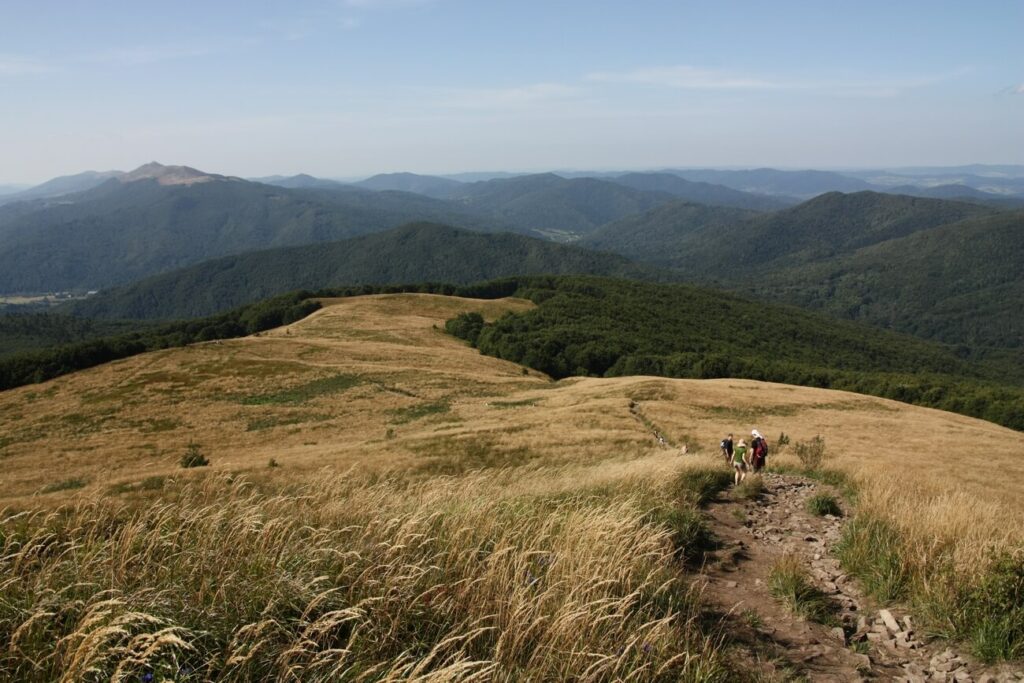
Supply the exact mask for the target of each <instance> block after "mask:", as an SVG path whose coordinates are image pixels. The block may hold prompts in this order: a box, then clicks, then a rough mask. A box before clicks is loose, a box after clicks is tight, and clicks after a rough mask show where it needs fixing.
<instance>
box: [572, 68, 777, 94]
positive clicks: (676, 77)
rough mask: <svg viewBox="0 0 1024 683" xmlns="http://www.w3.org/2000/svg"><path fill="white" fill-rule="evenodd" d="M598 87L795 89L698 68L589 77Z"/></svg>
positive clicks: (761, 80) (603, 73)
mask: <svg viewBox="0 0 1024 683" xmlns="http://www.w3.org/2000/svg"><path fill="white" fill-rule="evenodd" d="M586 80H588V81H591V82H594V83H636V84H640V85H654V86H661V87H666V88H684V89H699V90H751V89H755V90H776V89H781V88H789V87H793V84H787V83H784V82H780V81H773V80H769V79H764V78H756V77H750V76H745V75H739V74H735V73H730V72H728V71H722V70H718V69H702V68H699V67H694V66H686V65H679V66H655V67H645V68H640V69H633V70H629V71H601V72H596V73H591V74H588V75H587V76H586Z"/></svg>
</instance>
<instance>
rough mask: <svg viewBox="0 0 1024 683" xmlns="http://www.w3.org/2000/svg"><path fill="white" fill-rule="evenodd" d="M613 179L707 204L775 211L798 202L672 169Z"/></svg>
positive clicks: (627, 174) (622, 183)
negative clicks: (683, 175)
mask: <svg viewBox="0 0 1024 683" xmlns="http://www.w3.org/2000/svg"><path fill="white" fill-rule="evenodd" d="M610 180H611V181H612V182H615V183H618V184H620V185H625V186H627V187H632V188H633V189H636V190H646V191H648V192H665V193H667V194H670V195H672V196H673V197H675V198H677V199H681V200H683V201H687V202H693V203H696V204H707V205H708V206H727V207H732V208H735V209H750V210H753V211H775V210H777V209H782V208H785V207H787V206H791V205H792V204H795V203H797V200H795V199H788V198H782V197H770V196H768V195H763V194H753V193H751V192H741V191H740V190H734V189H732V188H731V187H726V186H724V185H713V184H711V183H702V182H694V181H692V180H686V179H684V178H680V177H679V176H677V175H675V174H673V173H625V174H623V175H620V176H614V177H612V178H610Z"/></svg>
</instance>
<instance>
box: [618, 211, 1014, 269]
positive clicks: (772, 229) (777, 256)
mask: <svg viewBox="0 0 1024 683" xmlns="http://www.w3.org/2000/svg"><path fill="white" fill-rule="evenodd" d="M994 212H995V210H994V209H991V208H988V207H983V206H979V205H977V204H967V203H963V202H952V201H947V200H941V199H925V198H919V197H906V196H902V195H888V194H882V193H877V192H857V193H854V194H841V193H839V192H830V193H827V194H824V195H821V196H819V197H815V198H814V199H812V200H809V201H806V202H804V203H803V204H800V205H798V206H794V207H792V208H789V209H783V210H782V211H777V212H775V213H772V214H768V215H765V216H759V217H754V218H752V219H750V220H747V221H742V222H737V223H734V224H731V225H722V224H717V223H716V224H713V225H710V226H708V227H706V228H703V229H699V230H692V231H690V232H687V233H686V234H684V235H680V236H679V237H680V238H679V239H672V240H670V241H668V242H667V243H666V244H665V245H664V248H663V250H662V251H663V253H673V254H676V255H677V256H676V257H675V258H673V259H672V261H671V265H672V266H673V267H676V268H679V269H681V270H682V271H684V272H686V273H688V274H690V276H692V277H712V278H713V277H719V278H720V277H721V274H722V273H725V272H736V271H737V269H747V268H751V267H754V266H756V268H757V269H758V271H761V270H770V269H775V268H787V267H796V266H798V265H800V264H810V263H814V262H816V261H819V260H821V259H826V258H831V257H834V256H837V255H841V254H843V253H850V252H853V251H855V250H857V249H860V248H863V247H866V246H869V245H872V244H877V243H881V242H884V241H886V240H891V239H896V238H900V237H904V236H906V235H909V234H911V233H913V232H916V231H918V230H925V229H929V228H934V227H937V226H939V225H943V224H946V223H953V222H956V221H960V220H964V219H967V218H971V217H976V216H985V215H990V214H992V213H994ZM638 227H641V228H642V229H643V230H645V231H646V232H652V231H657V228H658V226H657V225H641V226H638ZM666 234H668V235H671V234H672V233H671V232H670V231H668V232H666ZM649 249H650V250H651V251H658V249H657V246H656V245H653V244H652V245H651V246H650V247H649Z"/></svg>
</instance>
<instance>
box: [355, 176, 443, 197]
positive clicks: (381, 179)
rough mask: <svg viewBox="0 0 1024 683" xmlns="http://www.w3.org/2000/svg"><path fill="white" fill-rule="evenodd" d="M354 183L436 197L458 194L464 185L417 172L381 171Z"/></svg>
mask: <svg viewBox="0 0 1024 683" xmlns="http://www.w3.org/2000/svg"><path fill="white" fill-rule="evenodd" d="M354 184H355V185H356V186H357V187H362V188H364V189H367V190H377V191H384V190H398V191H400V192H413V193H415V194H422V195H426V196H428V197H434V198H435V199H448V198H449V197H451V196H453V195H456V194H458V193H459V190H460V188H461V187H462V186H463V183H460V182H459V181H457V180H451V179H449V178H440V177H438V176H428V175H419V174H417V173H381V174H379V175H375V176H373V177H372V178H367V179H366V180H360V181H359V182H358V183H354Z"/></svg>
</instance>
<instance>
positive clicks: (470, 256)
mask: <svg viewBox="0 0 1024 683" xmlns="http://www.w3.org/2000/svg"><path fill="white" fill-rule="evenodd" d="M565 273H581V274H599V275H610V276H617V277H627V278H643V279H648V280H653V279H664V277H665V275H664V274H662V273H659V272H658V271H655V270H654V269H651V268H645V267H643V266H638V265H636V264H633V263H631V262H630V261H628V260H627V259H625V258H622V257H620V256H614V255H611V254H599V253H596V252H592V251H588V250H586V249H582V248H580V247H575V246H570V245H562V244H555V243H553V242H548V241H545V240H540V239H533V238H529V237H524V236H521V235H513V234H509V233H495V234H483V233H476V232H469V231H465V230H459V229H456V228H452V227H449V226H445V225H437V224H430V223H416V224H411V225H407V226H403V227H400V228H396V229H394V230H389V231H387V232H380V233H375V234H372V235H365V236H362V237H356V238H354V239H350V240H344V241H340V242H329V243H323V244H315V245H309V246H302V247H289V248H281V249H271V250H267V251H258V252H250V253H247V254H241V255H238V256H228V257H224V258H220V259H216V260H213V261H207V262H204V263H201V264H199V265H195V266H191V267H189V268H185V269H182V270H176V271H173V272H170V273H165V274H162V275H158V276H156V277H152V278H149V279H146V280H143V281H141V282H138V283H135V284H132V285H128V286H126V287H121V288H118V289H112V290H109V291H107V292H103V293H101V294H99V295H97V296H94V297H92V298H89V299H87V300H84V301H81V302H78V303H76V304H75V305H74V306H73V307H71V309H70V310H71V311H72V312H73V313H75V314H76V315H81V316H88V317H101V318H183V317H193V316H202V315H209V314H212V313H216V312H218V311H221V310H225V309H229V308H232V307H235V306H239V305H242V304H245V303H248V302H251V301H256V300H259V299H263V298H266V297H268V296H272V295H274V294H280V293H282V292H287V291H291V290H295V289H318V288H323V287H331V286H343V285H361V284H401V283H416V282H427V281H430V282H447V283H455V284H458V283H467V282H477V281H481V280H487V279H492V278H498V277H506V276H511V275H524V274H565Z"/></svg>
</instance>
